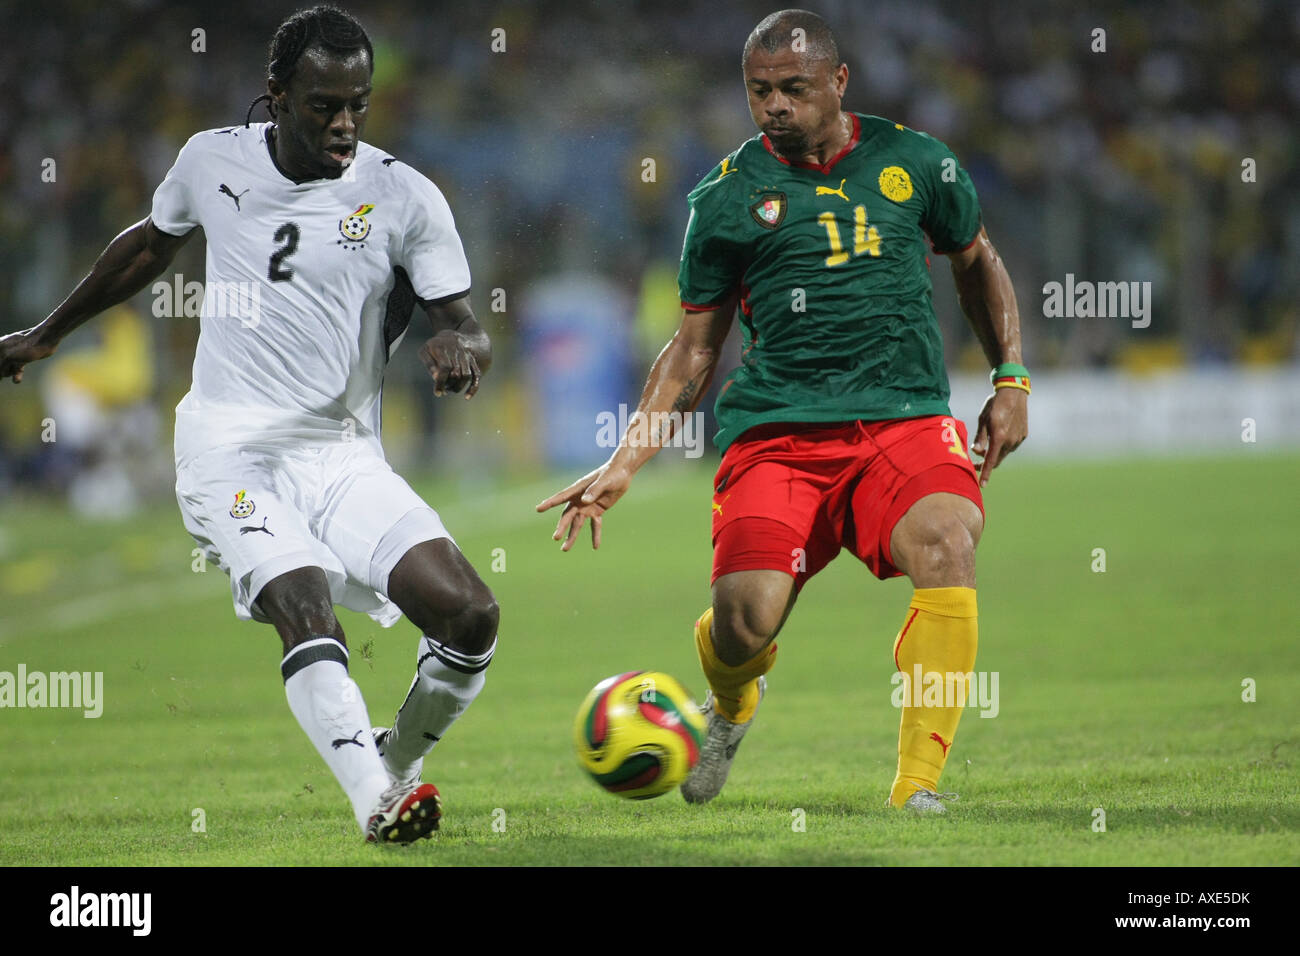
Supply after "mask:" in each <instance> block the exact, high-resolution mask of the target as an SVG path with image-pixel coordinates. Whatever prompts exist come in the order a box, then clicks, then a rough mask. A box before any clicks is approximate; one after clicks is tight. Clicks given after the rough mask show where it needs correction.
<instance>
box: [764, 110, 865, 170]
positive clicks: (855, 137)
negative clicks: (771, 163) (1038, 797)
mask: <svg viewBox="0 0 1300 956" xmlns="http://www.w3.org/2000/svg"><path fill="white" fill-rule="evenodd" d="M849 119H850V120H851V121H852V123H853V134H852V135H851V136H850V137H849V141H848V142H847V143H845V144H844V148H843V149H841V150H840V151H839V152H838V153H836V154H835V155H834V156H832V157H831V158H830V159H829V160H827V161H826V162H825V163H799V162H792V161H790V160H788V159H786V158H785V157H784V156H782V155H781V154H780V153H778V152H777V151H776V150H775V149H774V148H773V147H772V141H771V140H770V139H768V138H767V134H766V133H764V134H763V136H762V140H763V148H764V149H766V150H767V151H768V152H769V153H771V154H772V157H773V158H774V159H775V160H776V161H777V162H778V163H784V164H785V165H787V166H794V167H795V168H797V169H811V170H812V171H813V172H816V173H829V172H830V171H831V170H832V169H833V168H834V167H835V164H836V163H838V162H839V161H840V160H841V159H843V158H844V157H845V156H847V155H848V154H849V153H850V152H851V151H852V150H853V147H854V146H857V145H858V142H859V141H860V140H861V139H862V121H861V120H859V119H858V114H857V113H850V114H849Z"/></svg>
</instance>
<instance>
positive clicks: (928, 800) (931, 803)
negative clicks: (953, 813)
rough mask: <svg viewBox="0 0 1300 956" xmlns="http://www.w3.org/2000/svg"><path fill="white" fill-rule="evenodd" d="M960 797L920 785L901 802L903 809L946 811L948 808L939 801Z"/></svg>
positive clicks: (918, 811)
mask: <svg viewBox="0 0 1300 956" xmlns="http://www.w3.org/2000/svg"><path fill="white" fill-rule="evenodd" d="M960 799H961V798H960V797H959V796H957V794H955V793H935V792H934V791H933V790H926V789H925V788H924V787H922V788H921V789H919V790H917V791H916V793H914V794H912V795H911V796H910V797H908V798H907V800H906V801H905V802H904V803H903V809H905V810H914V811H916V812H917V813H947V812H948V808H947V807H945V806H944V805H943V803H942V802H941V801H943V800H960Z"/></svg>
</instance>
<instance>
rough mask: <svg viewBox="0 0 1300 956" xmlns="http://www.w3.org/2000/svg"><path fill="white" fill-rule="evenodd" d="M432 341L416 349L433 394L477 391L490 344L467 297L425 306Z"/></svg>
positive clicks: (468, 394) (488, 362)
mask: <svg viewBox="0 0 1300 956" xmlns="http://www.w3.org/2000/svg"><path fill="white" fill-rule="evenodd" d="M423 305H424V311H425V313H426V314H427V315H428V316H429V322H430V323H431V324H432V325H433V337H432V338H431V339H429V340H428V341H427V342H425V343H424V345H423V346H421V348H420V359H421V361H423V362H424V367H425V368H427V369H428V370H429V377H430V378H432V379H433V394H435V395H445V394H446V393H447V392H460V391H461V390H462V389H463V390H464V392H465V397H466V398H467V399H469V398H473V397H474V393H475V392H477V391H478V386H479V382H480V381H481V380H482V378H483V373H484V372H486V371H487V370H488V369H489V368H490V367H491V366H492V342H491V340H490V339H489V338H488V334H487V332H485V331H484V330H483V327H482V326H480V325H479V324H478V319H476V318H474V313H473V311H472V310H471V309H470V307H469V297H468V296H461V297H460V298H458V299H452V300H450V301H443V302H425V303H423Z"/></svg>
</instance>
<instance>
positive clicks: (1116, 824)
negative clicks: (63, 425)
mask: <svg viewBox="0 0 1300 956" xmlns="http://www.w3.org/2000/svg"><path fill="white" fill-rule="evenodd" d="M569 477H570V476H565V477H563V478H556V479H555V480H554V481H546V482H530V483H528V484H526V485H525V484H516V485H505V486H502V487H499V488H494V489H490V490H489V491H486V492H485V491H484V490H482V489H477V490H475V491H474V492H473V493H465V492H463V491H462V490H460V488H459V486H456V485H451V484H437V483H434V484H426V485H421V486H419V487H420V490H421V491H422V492H424V493H425V494H426V496H427V498H428V500H429V501H430V502H431V503H432V504H433V505H434V506H435V507H437V508H439V510H440V511H441V513H442V514H443V516H444V518H445V520H446V521H447V523H448V525H449V527H450V528H451V529H452V531H453V533H454V534H455V535H456V536H457V539H458V541H459V542H460V544H461V546H462V548H463V549H464V550H465V552H466V554H467V555H468V556H469V557H470V560H471V561H473V562H474V564H475V565H476V566H477V567H478V569H479V570H480V572H481V573H482V574H483V576H484V578H485V579H487V580H488V582H489V583H490V585H491V586H492V587H493V588H494V590H495V591H496V593H497V596H498V598H499V600H500V603H501V607H502V627H501V644H500V651H499V654H498V657H497V660H496V662H495V663H494V664H493V666H492V668H491V670H490V672H489V678H488V683H487V687H486V689H485V691H484V693H483V694H482V696H481V697H480V698H479V700H478V701H477V702H476V703H475V704H474V706H473V708H471V710H470V711H469V713H468V715H467V716H466V717H465V718H464V719H463V720H462V721H461V723H460V724H459V725H458V726H457V727H456V728H455V730H454V731H453V732H452V733H451V734H450V735H449V736H448V738H447V739H446V740H445V741H444V742H443V743H442V744H440V745H439V747H438V749H437V750H436V751H435V752H434V755H433V756H432V757H431V758H430V759H429V760H428V761H427V763H426V778H427V779H430V780H432V781H433V782H435V783H437V784H438V786H439V788H440V789H441V790H442V792H443V795H444V798H445V801H446V812H445V816H444V824H443V830H442V831H441V833H440V834H438V835H437V836H436V837H435V838H434V839H433V840H430V841H422V842H421V843H419V844H417V845H415V846H412V847H407V848H375V847H369V846H366V845H365V844H363V843H362V841H361V838H360V835H359V834H358V832H357V830H356V827H355V824H354V823H353V821H352V818H351V814H350V812H349V809H348V806H347V803H346V800H345V799H344V797H343V795H342V792H341V791H340V790H339V788H338V786H337V784H336V783H335V782H334V780H333V778H332V777H331V776H330V775H329V773H328V771H327V770H326V768H325V767H324V765H323V764H322V762H321V761H320V759H319V758H318V757H317V755H316V754H315V752H314V751H313V750H312V748H311V746H310V744H309V742H308V741H307V739H306V737H305V736H304V735H303V734H302V732H301V731H300V730H299V729H298V727H297V724H296V723H295V722H294V720H293V717H292V715H291V714H290V713H289V710H288V707H287V705H286V703H285V699H284V692H283V688H282V685H281V682H280V678H279V673H278V669H277V664H278V661H279V656H280V652H279V644H278V641H277V639H276V637H275V635H274V633H273V631H272V630H271V629H270V628H269V627H265V626H262V625H254V624H243V623H239V622H237V621H236V620H235V618H234V615H233V613H232V611H231V606H230V595H229V589H228V585H227V581H226V579H225V577H224V575H222V574H221V573H220V572H219V571H217V570H215V569H209V570H208V571H207V573H202V574H200V573H194V572H193V571H192V570H191V556H190V549H191V548H192V547H193V543H192V542H191V541H190V539H189V538H188V536H187V535H186V534H185V533H184V530H183V528H182V526H181V522H180V516H179V514H178V512H177V511H176V509H175V507H174V506H170V507H169V506H167V505H166V504H163V505H159V506H157V507H156V508H154V509H153V510H151V511H150V512H148V513H147V514H145V515H142V516H140V517H138V518H136V519H133V520H131V521H129V522H124V523H120V524H111V523H91V522H85V521H79V520H76V519H74V518H72V517H70V516H69V515H68V514H67V513H66V512H65V511H64V510H63V509H61V508H55V507H51V506H39V505H37V506H33V505H31V504H30V503H28V504H27V505H26V506H25V507H22V508H19V507H18V506H16V505H14V504H10V505H7V506H5V507H4V508H3V509H0V671H9V672H14V671H16V669H17V666H18V664H20V663H21V664H24V665H25V666H26V668H27V670H28V672H32V671H44V672H50V671H64V670H78V671H103V674H104V698H105V703H104V712H103V716H101V717H100V718H98V719H87V718H85V717H83V716H82V714H81V712H80V711H72V710H61V709H44V710H35V709H7V708H6V709H3V710H0V732H2V734H3V741H4V743H3V748H2V750H0V863H3V864H6V865H32V864H38V865H39V864H60V865H92V866H96V865H141V864H143V865H154V864H179V865H196V866H203V865H232V864H233V865H249V864H251V865H263V864H265V865H288V864H306V865H313V864H344V865H352V864H357V865H387V866H401V865H415V866H425V865H438V864H455V865H467V864H498V865H499V864H610V865H618V864H706V865H707V864H725V865H738V864H794V865H802V864H846V865H879V864H884V865H893V864H930V865H933V864H964V865H983V864H1072V865H1124V864H1137V865H1185V864H1200V865H1234V864H1273V865H1276V864H1288V865H1295V864H1297V863H1300V837H1298V835H1297V831H1298V830H1300V809H1298V808H1297V799H1296V794H1297V793H1300V776H1298V774H1297V769H1296V765H1297V759H1298V758H1300V694H1297V693H1296V690H1297V688H1300V650H1298V649H1297V644H1296V638H1297V628H1296V620H1297V617H1296V611H1295V606H1296V605H1295V593H1296V588H1295V575H1296V571H1297V553H1298V550H1300V549H1298V547H1297V542H1298V541H1300V509H1297V507H1296V488H1297V487H1300V458H1296V457H1294V456H1279V455H1273V456H1268V455H1263V454H1256V453H1254V449H1253V448H1252V447H1244V449H1243V452H1242V453H1241V455H1240V456H1238V457H1236V458H1230V459H1196V460H1186V461H1150V460H1147V461H1123V462H1106V463H1087V464H1078V463H1075V464H1068V465H1067V464H1055V463H1045V462H1040V461H1027V460H1017V459H1015V458H1012V459H1011V460H1010V462H1008V464H1007V465H1006V466H1005V467H1003V468H1001V469H999V470H998V472H997V473H996V474H995V476H994V479H993V481H992V482H991V483H990V486H989V488H988V489H987V502H986V503H987V509H988V514H989V524H988V527H987V529H986V531H985V535H984V540H983V541H982V543H981V545H980V550H979V583H980V591H979V602H980V632H981V633H980V653H979V659H978V662H977V665H976V667H977V668H978V669H979V670H982V671H996V672H998V674H999V678H1000V679H999V692H1000V700H999V704H1000V712H999V713H998V715H997V716H996V717H995V718H992V719H983V718H980V717H979V715H978V711H976V710H973V709H972V710H970V711H968V712H967V714H966V715H965V717H964V718H963V721H962V726H961V729H960V730H959V732H958V737H957V741H956V744H955V746H954V748H953V751H952V753H951V755H950V758H949V761H948V770H947V773H946V774H945V776H944V780H943V786H944V788H945V789H949V790H955V791H958V792H959V793H960V794H961V800H960V801H959V802H958V803H956V804H954V805H952V807H951V810H950V812H949V813H948V815H947V816H946V817H944V818H927V819H916V818H912V817H911V816H910V815H908V816H904V815H901V814H899V813H896V812H891V811H888V810H886V809H884V808H883V807H882V803H883V801H884V798H885V795H886V792H887V789H888V786H889V783H890V781H891V779H892V774H893V768H894V760H895V746H896V733H897V725H898V712H897V711H896V710H895V709H894V708H893V707H892V706H891V704H890V692H891V689H892V688H891V684H890V675H891V673H892V672H893V665H892V661H891V656H890V648H891V642H892V640H893V637H894V635H895V634H896V632H897V630H898V628H899V626H900V624H901V622H902V619H903V616H904V609H905V607H906V605H907V602H908V597H909V594H910V588H909V585H908V584H907V583H906V581H905V580H903V579H897V580H894V581H891V582H888V583H881V582H878V581H876V580H875V579H874V578H873V577H871V576H870V574H869V573H868V572H867V570H866V569H865V568H864V567H863V566H861V565H860V564H858V563H857V562H855V561H854V560H853V559H852V558H851V557H849V556H847V555H841V557H840V558H839V559H837V560H836V561H835V562H834V563H833V564H832V565H831V566H830V567H829V568H828V569H827V570H826V571H825V572H823V574H822V575H820V576H819V577H818V578H816V579H815V580H814V581H813V582H812V583H811V584H809V586H808V587H807V588H806V589H805V591H804V594H803V596H802V598H801V601H800V604H799V606H798V607H797V608H796V609H795V612H794V614H793V615H792V617H791V619H790V622H789V624H788V625H787V627H786V630H785V632H784V633H783V634H782V635H781V638H780V645H781V654H780V659H779V661H778V664H777V667H776V669H775V670H774V671H773V672H772V675H771V684H770V690H769V694H768V697H767V700H766V701H765V702H764V704H763V708H762V710H761V711H760V712H759V717H758V722H757V723H756V725H755V727H754V729H753V730H752V731H751V733H750V735H749V737H748V738H747V740H746V743H745V746H744V748H743V750H742V751H741V755H740V757H739V758H738V759H737V761H736V765H735V768H734V770H733V773H732V777H731V780H730V781H729V783H728V785H727V788H726V789H725V790H724V791H723V794H722V796H721V797H719V798H718V799H717V800H716V801H715V802H714V803H712V804H710V805H708V806H706V807H690V806H687V805H686V804H685V803H684V802H683V801H682V800H681V798H680V796H678V795H677V794H675V793H674V794H669V795H668V796H666V797H664V798H662V799H659V800H652V801H644V802H629V801H623V800H619V799H617V798H615V797H612V796H609V795H606V794H605V793H603V792H601V791H599V790H598V789H597V788H596V787H595V785H594V784H592V783H591V782H590V781H589V780H587V779H586V778H585V777H584V776H583V774H582V773H581V772H580V771H579V769H578V767H577V764H576V761H575V759H574V756H573V753H572V745H571V742H570V734H571V725H572V720H573V715H574V711H575V709H576V707H577V705H578V703H579V702H580V701H581V700H582V698H583V695H584V694H585V693H586V691H587V690H588V689H589V688H590V687H591V686H592V685H593V684H594V683H595V682H596V681H598V680H599V679H601V678H603V677H606V676H608V675H610V674H613V673H617V672H620V671H625V670H630V669H655V670H665V671H668V672H669V673H672V674H674V675H676V676H678V677H679V679H681V680H682V681H683V682H684V683H685V684H686V685H687V686H688V687H689V688H691V689H692V691H693V692H695V693H696V694H698V695H700V696H702V695H703V692H704V685H703V679H702V677H701V675H700V673H699V667H698V664H697V662H696V660H695V654H694V649H693V646H692V640H691V622H692V621H693V620H694V618H695V617H696V616H697V614H698V613H699V611H701V610H702V609H703V608H704V607H705V606H706V605H707V602H708V575H709V566H710V551H709V538H708V528H709V491H710V488H709V480H710V473H709V471H708V470H706V469H705V468H702V467H701V468H693V467H687V466H681V465H679V466H677V467H666V468H658V469H656V468H652V469H648V470H647V471H646V472H645V473H643V474H642V475H641V476H640V477H639V478H638V479H637V481H636V483H635V484H634V486H633V489H632V491H631V493H630V494H629V496H628V497H626V498H625V499H624V500H623V501H622V502H620V503H619V504H618V506H617V507H616V508H615V509H614V510H613V511H612V512H611V514H610V516H609V517H608V518H607V519H606V525H605V542H604V545H603V546H602V548H601V550H600V551H599V552H597V553H595V554H592V553H591V551H590V548H589V547H588V546H586V545H585V544H584V547H583V548H581V549H578V550H576V551H574V552H572V553H569V554H561V553H559V550H558V545H556V544H555V543H553V542H552V541H551V540H550V531H551V529H552V528H553V527H554V516H553V515H546V516H537V515H534V514H533V513H532V505H533V504H534V503H535V502H536V501H538V500H540V499H541V498H542V497H544V496H545V495H546V494H547V493H549V492H550V491H552V490H554V489H555V488H558V487H560V485H561V484H562V483H563V482H564V481H567V480H569ZM585 540H586V539H585ZM1097 548H1103V549H1105V562H1106V570H1105V571H1104V572H1099V571H1094V570H1093V566H1094V564H1095V561H1096V558H1095V557H1094V549H1097ZM495 549H501V550H499V551H498V550H495ZM494 561H495V562H496V567H497V568H501V567H502V561H504V569H503V570H495V571H494V570H493V566H494ZM342 619H343V623H344V627H345V628H346V630H347V633H348V638H349V644H350V646H351V647H352V649H353V654H352V673H353V675H354V676H355V677H356V679H357V680H358V682H359V683H360V684H361V687H362V689H363V690H364V692H365V695H366V701H367V704H368V705H369V709H370V715H371V718H372V719H373V720H374V721H375V722H376V723H387V722H388V721H389V720H390V718H391V716H392V713H393V709H394V708H395V707H396V705H397V704H398V703H399V702H400V700H401V698H402V696H403V694H404V693H405V691H406V688H407V684H408V682H409V680H410V675H411V668H412V666H413V664H414V660H415V648H416V633H415V630H414V628H412V627H411V626H410V625H409V624H408V623H406V622H405V621H403V622H402V623H401V624H399V625H398V626H397V627H395V628H393V629H391V630H388V631H384V630H382V629H381V628H378V627H377V626H375V625H373V624H372V623H371V622H370V621H369V619H368V618H365V617H362V616H359V615H355V614H350V613H346V612H343V617H342ZM1248 678H1249V679H1251V680H1253V681H1254V682H1255V697H1256V699H1255V701H1254V702H1246V701H1243V699H1242V698H1243V681H1245V680H1246V679H1248ZM1097 808H1101V810H1102V811H1104V814H1105V832H1097V831H1096V830H1095V829H1094V821H1095V820H1096V819H1098V817H1097V814H1096V809H1097ZM197 811H201V813H198V812H197ZM800 820H802V822H803V827H802V829H800V828H799V827H797V826H796V825H795V824H796V823H798V822H799V821H800ZM70 821H75V825H70ZM200 821H201V822H202V823H203V824H204V826H203V827H198V826H197V823H198V822H200Z"/></svg>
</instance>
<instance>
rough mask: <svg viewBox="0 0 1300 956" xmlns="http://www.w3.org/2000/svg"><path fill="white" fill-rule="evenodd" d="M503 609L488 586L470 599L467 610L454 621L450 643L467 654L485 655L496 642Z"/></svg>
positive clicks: (449, 636)
mask: <svg viewBox="0 0 1300 956" xmlns="http://www.w3.org/2000/svg"><path fill="white" fill-rule="evenodd" d="M500 622H501V609H500V607H499V606H498V605H497V601H496V598H495V597H493V596H492V592H491V591H490V590H488V588H487V587H486V586H484V587H482V588H481V590H479V591H478V592H476V593H475V594H473V595H472V596H471V597H470V600H469V602H468V603H467V604H466V605H465V609H464V610H463V611H462V612H461V613H460V614H459V615H457V616H456V618H455V619H454V620H453V621H452V627H451V628H450V634H449V635H448V638H449V641H448V642H449V643H450V644H451V646H452V647H454V648H456V649H457V650H458V651H462V652H463V653H465V654H475V655H477V654H483V653H485V652H486V651H487V650H488V648H490V647H491V646H492V642H493V641H494V640H496V636H497V626H498V625H499V624H500Z"/></svg>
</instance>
